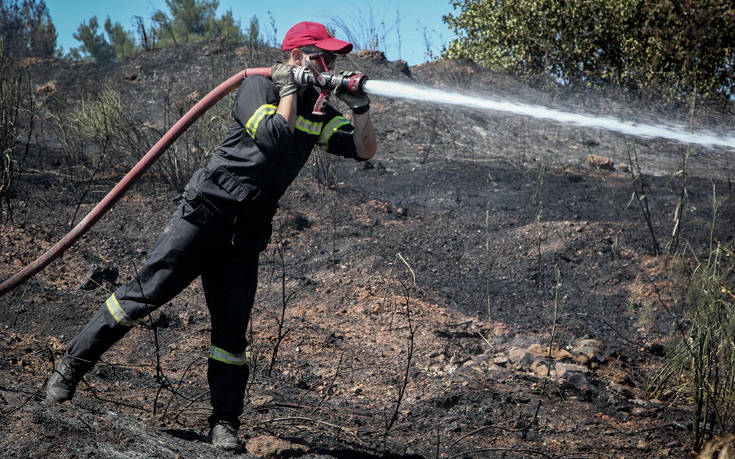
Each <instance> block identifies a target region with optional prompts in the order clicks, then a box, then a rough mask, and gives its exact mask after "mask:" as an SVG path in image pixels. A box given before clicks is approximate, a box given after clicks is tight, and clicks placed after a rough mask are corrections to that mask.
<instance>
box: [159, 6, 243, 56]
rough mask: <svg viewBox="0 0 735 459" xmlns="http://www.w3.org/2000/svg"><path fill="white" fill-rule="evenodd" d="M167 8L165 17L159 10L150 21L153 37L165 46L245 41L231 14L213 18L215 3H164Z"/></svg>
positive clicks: (238, 24) (228, 12)
mask: <svg viewBox="0 0 735 459" xmlns="http://www.w3.org/2000/svg"><path fill="white" fill-rule="evenodd" d="M166 6H167V7H168V14H167V13H165V12H163V11H161V10H158V11H156V12H155V14H154V15H153V18H152V19H153V23H154V27H153V31H152V32H153V35H154V36H155V38H156V41H157V42H159V43H161V44H162V45H164V46H165V45H170V44H175V43H188V42H196V41H200V40H208V39H222V40H225V41H235V42H242V41H244V40H245V36H244V35H243V33H242V30H241V29H240V22H239V21H236V20H235V18H234V17H233V15H232V10H228V11H227V12H225V14H224V15H223V16H221V17H219V18H218V17H217V16H216V13H217V8H218V7H219V1H218V0H166Z"/></svg>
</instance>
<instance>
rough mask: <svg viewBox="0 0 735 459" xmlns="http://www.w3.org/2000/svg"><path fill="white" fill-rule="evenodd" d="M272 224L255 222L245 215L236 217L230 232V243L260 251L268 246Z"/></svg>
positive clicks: (239, 247)
mask: <svg viewBox="0 0 735 459" xmlns="http://www.w3.org/2000/svg"><path fill="white" fill-rule="evenodd" d="M272 232H273V226H272V225H271V223H270V221H269V222H268V223H265V224H263V223H258V224H255V223H253V221H252V220H251V219H248V218H247V217H236V218H235V224H234V225H233V232H232V245H233V246H234V247H235V248H238V249H251V250H257V251H258V252H262V251H263V250H265V248H266V247H268V242H269V241H270V239H271V233H272Z"/></svg>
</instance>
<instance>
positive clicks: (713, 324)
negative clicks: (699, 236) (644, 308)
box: [650, 247, 735, 451]
mask: <svg viewBox="0 0 735 459" xmlns="http://www.w3.org/2000/svg"><path fill="white" fill-rule="evenodd" d="M734 256H735V254H733V252H732V250H731V249H730V248H725V247H716V248H713V249H712V251H711V253H710V255H709V257H708V259H707V260H696V257H695V263H694V265H693V268H690V266H691V263H690V262H688V261H687V260H685V259H684V258H683V257H680V258H679V265H680V266H681V267H682V269H681V270H680V271H681V272H680V275H679V279H680V281H681V283H682V284H683V286H684V287H685V291H686V299H687V304H688V308H687V311H686V312H685V316H684V318H683V320H675V324H674V325H675V326H674V330H673V334H672V337H671V338H672V339H671V345H670V346H669V348H668V350H667V353H666V358H665V364H664V366H663V368H662V369H661V370H660V371H659V372H658V374H657V375H656V376H655V377H654V378H653V380H652V383H651V386H650V389H651V391H652V393H653V394H654V395H655V396H660V397H667V396H668V397H671V396H673V397H674V398H673V400H679V399H684V400H686V401H688V402H689V403H691V404H692V426H693V430H692V447H693V449H694V450H695V451H696V450H699V449H700V448H701V447H702V444H703V442H704V440H705V439H706V438H708V437H709V438H711V437H712V436H715V435H724V434H727V433H733V432H735V294H733V291H735V285H734V284H735V282H733V272H734V271H735V259H734Z"/></svg>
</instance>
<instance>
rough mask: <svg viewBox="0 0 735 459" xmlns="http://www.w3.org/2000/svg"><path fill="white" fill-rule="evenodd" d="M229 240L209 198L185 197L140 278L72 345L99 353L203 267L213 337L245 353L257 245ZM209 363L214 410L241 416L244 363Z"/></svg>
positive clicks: (75, 351) (84, 353)
mask: <svg viewBox="0 0 735 459" xmlns="http://www.w3.org/2000/svg"><path fill="white" fill-rule="evenodd" d="M231 241H232V228H231V227H229V226H227V224H225V223H224V222H223V221H222V220H219V217H217V216H215V215H214V214H213V213H212V211H211V210H210V209H209V208H208V207H207V206H206V205H205V204H200V205H199V206H197V208H196V209H193V208H192V207H191V206H190V205H189V204H188V203H186V202H182V203H181V204H180V205H179V207H178V208H177V209H176V211H175V212H174V215H173V216H172V217H171V219H170V220H169V222H168V224H167V225H166V227H165V228H164V230H163V233H162V234H161V236H160V237H159V239H158V241H157V242H156V244H155V246H154V247H153V249H152V250H151V252H150V254H149V257H148V259H147V260H146V261H145V263H144V264H143V265H142V266H141V267H140V269H139V270H138V271H137V276H136V278H135V279H133V280H132V281H131V282H129V283H127V284H125V285H122V286H120V287H119V288H118V289H117V290H116V291H115V292H114V293H113V294H112V295H110V297H109V298H107V300H106V301H105V303H104V304H103V305H102V306H101V307H100V309H99V310H98V311H97V314H96V315H95V316H94V318H93V319H92V320H91V321H90V322H89V323H88V324H87V325H86V326H85V327H84V329H83V330H82V332H81V333H80V334H79V335H77V336H76V337H75V338H74V339H73V340H72V341H71V343H70V344H69V347H68V349H67V352H69V354H70V355H72V356H74V357H78V358H81V359H85V360H89V361H97V360H99V358H100V356H101V355H102V354H103V353H104V352H105V351H106V350H107V349H109V347H110V346H112V345H113V344H114V343H115V342H116V341H118V340H119V339H120V338H122V337H123V336H124V335H125V333H126V332H127V331H128V330H130V328H131V326H132V325H134V323H135V322H136V321H138V320H140V319H142V318H144V317H145V316H146V315H147V314H148V313H150V312H152V311H153V310H155V309H156V308H158V307H159V306H161V305H163V304H165V303H167V302H168V301H170V300H171V299H172V298H173V297H174V296H176V295H177V294H178V293H179V292H180V291H181V290H183V289H184V288H186V287H187V286H188V285H189V284H190V283H191V282H192V281H193V280H194V279H195V278H196V276H198V275H201V276H202V285H203V288H204V294H205V297H206V299H207V306H208V307H209V311H210V317H211V321H212V332H211V340H212V345H213V346H216V347H217V348H220V349H223V350H226V351H227V352H228V353H230V354H232V355H240V354H243V355H244V352H245V347H246V345H247V342H246V340H245V332H246V329H247V323H248V319H249V316H250V309H251V307H252V303H253V300H254V297H255V289H256V285H257V273H258V252H257V251H256V250H253V249H249V248H237V247H233V245H232V242H231ZM209 367H210V368H209V372H208V374H209V378H208V379H209V382H210V389H211V393H212V396H211V397H212V404H213V408H214V413H215V414H216V415H217V414H221V415H222V416H221V417H233V416H234V417H237V416H239V414H240V413H241V412H242V399H243V394H244V390H245V381H246V380H247V365H246V364H243V365H229V364H224V363H222V362H220V361H218V360H213V359H209ZM213 367H216V368H214V369H213ZM220 367H226V368H220Z"/></svg>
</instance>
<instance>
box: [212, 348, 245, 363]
mask: <svg viewBox="0 0 735 459" xmlns="http://www.w3.org/2000/svg"><path fill="white" fill-rule="evenodd" d="M209 358H210V359H214V360H218V361H220V362H222V363H227V364H229V365H238V366H240V365H247V364H248V353H247V352H243V353H242V354H233V353H231V352H227V351H226V350H224V349H222V348H221V347H217V346H212V350H211V351H210V352H209Z"/></svg>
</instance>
